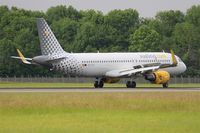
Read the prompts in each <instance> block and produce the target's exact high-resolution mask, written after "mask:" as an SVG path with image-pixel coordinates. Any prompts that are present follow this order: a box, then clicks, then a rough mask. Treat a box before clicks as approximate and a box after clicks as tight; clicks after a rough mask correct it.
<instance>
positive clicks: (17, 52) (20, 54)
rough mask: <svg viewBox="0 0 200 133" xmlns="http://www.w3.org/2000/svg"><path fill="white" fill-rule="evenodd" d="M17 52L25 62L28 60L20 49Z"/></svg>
mask: <svg viewBox="0 0 200 133" xmlns="http://www.w3.org/2000/svg"><path fill="white" fill-rule="evenodd" d="M17 53H18V54H19V56H20V58H21V59H22V61H23V62H26V60H25V57H24V56H23V54H22V53H21V52H20V51H19V49H17Z"/></svg>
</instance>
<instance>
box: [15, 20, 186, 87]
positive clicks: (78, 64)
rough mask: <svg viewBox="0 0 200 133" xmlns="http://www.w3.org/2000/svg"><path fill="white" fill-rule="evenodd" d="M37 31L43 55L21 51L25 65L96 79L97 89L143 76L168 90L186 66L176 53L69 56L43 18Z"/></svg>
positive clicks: (133, 84)
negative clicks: (24, 53)
mask: <svg viewBox="0 0 200 133" xmlns="http://www.w3.org/2000/svg"><path fill="white" fill-rule="evenodd" d="M37 28H38V34H39V39H40V47H41V52H42V55H40V56H36V57H33V58H25V57H24V56H23V55H22V53H21V52H20V51H19V49H17V52H18V54H19V57H17V56H12V58H16V59H21V60H22V62H23V63H25V64H34V65H41V66H45V67H47V68H49V69H51V70H56V71H62V72H64V73H65V74H68V75H72V76H84V77H95V78H96V80H95V83H94V87H95V88H102V87H103V86H104V83H116V82H118V81H119V80H120V78H130V79H134V78H137V77H139V76H143V77H144V78H145V79H146V80H149V81H150V82H151V83H154V84H162V85H163V87H164V88H167V87H168V82H169V80H170V75H174V74H180V73H183V72H184V71H185V70H186V65H185V64H184V63H183V62H182V61H181V59H180V58H179V57H178V56H176V55H175V54H174V52H173V51H172V50H171V53H165V52H134V53H99V52H97V53H68V52H65V51H64V50H63V49H62V47H61V46H60V44H59V42H58V41H57V39H56V37H55V36H54V34H53V32H52V31H51V29H50V27H49V26H48V24H47V22H46V21H45V20H44V19H43V18H38V19H37ZM126 86H127V88H135V87H136V82H135V81H133V80H130V81H127V82H126Z"/></svg>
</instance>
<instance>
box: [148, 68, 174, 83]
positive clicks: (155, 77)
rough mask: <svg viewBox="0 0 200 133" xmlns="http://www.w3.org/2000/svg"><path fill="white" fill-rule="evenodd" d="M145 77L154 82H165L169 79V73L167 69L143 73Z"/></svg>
mask: <svg viewBox="0 0 200 133" xmlns="http://www.w3.org/2000/svg"><path fill="white" fill-rule="evenodd" d="M145 79H146V80H149V81H150V82H152V83H155V84H165V83H167V82H168V81H169V80H170V74H169V73H168V72H167V71H156V72H154V73H152V74H147V75H145Z"/></svg>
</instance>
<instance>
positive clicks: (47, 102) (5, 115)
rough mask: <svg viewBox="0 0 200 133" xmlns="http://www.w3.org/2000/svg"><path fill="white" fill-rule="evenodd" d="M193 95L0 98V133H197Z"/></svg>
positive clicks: (198, 97)
mask: <svg viewBox="0 0 200 133" xmlns="http://www.w3.org/2000/svg"><path fill="white" fill-rule="evenodd" d="M199 105H200V93H199V92H173V93H172V92H148V93H144V92H135V93H117V92H114V93H94V92H92V93H87V92H86V93H0V132H6V133H9V132H11V133H13V132H15V133H18V132H19V133H27V132H29V133H35V132H44V133H45V132H47V133H54V132H59V133H62V132H70V133H71V132H72V133H73V132H83V133H93V132H95V133H102V132H105V133H107V132H108V133H112V132H114V133H118V132H119V133H121V132H131V133H132V132H137V133H155V132H159V133H160V132H161V133H174V132H181V133H198V132H200V126H199V125H200V106H199Z"/></svg>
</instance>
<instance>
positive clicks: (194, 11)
mask: <svg viewBox="0 0 200 133" xmlns="http://www.w3.org/2000/svg"><path fill="white" fill-rule="evenodd" d="M185 18H186V21H187V22H189V23H191V24H194V25H195V26H198V27H200V5H198V6H192V7H191V8H190V9H188V10H187V13H186V17H185Z"/></svg>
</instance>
